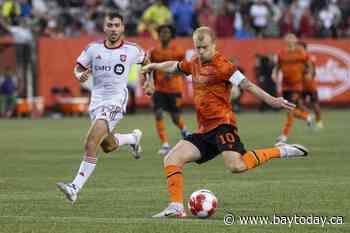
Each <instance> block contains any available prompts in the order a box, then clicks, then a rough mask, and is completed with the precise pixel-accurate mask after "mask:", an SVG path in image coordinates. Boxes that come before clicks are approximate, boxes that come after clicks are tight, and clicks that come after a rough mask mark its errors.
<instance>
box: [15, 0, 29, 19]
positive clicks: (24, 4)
mask: <svg viewBox="0 0 350 233" xmlns="http://www.w3.org/2000/svg"><path fill="white" fill-rule="evenodd" d="M18 2H19V4H20V6H21V16H22V17H29V16H30V15H31V13H32V5H31V4H30V3H29V0H18Z"/></svg>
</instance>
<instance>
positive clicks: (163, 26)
mask: <svg viewBox="0 0 350 233" xmlns="http://www.w3.org/2000/svg"><path fill="white" fill-rule="evenodd" d="M164 28H169V30H170V32H171V38H175V36H176V29H175V27H174V26H173V25H171V24H162V25H160V26H159V27H158V28H157V32H158V34H159V33H160V31H161V30H163V29H164Z"/></svg>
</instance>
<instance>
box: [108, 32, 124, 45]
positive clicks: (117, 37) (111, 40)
mask: <svg viewBox="0 0 350 233" xmlns="http://www.w3.org/2000/svg"><path fill="white" fill-rule="evenodd" d="M121 37H122V34H121V33H120V34H114V35H110V36H109V37H108V41H109V43H110V44H116V43H117V42H118V41H119V40H120V38H121Z"/></svg>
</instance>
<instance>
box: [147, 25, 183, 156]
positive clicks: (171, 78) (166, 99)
mask: <svg viewBox="0 0 350 233" xmlns="http://www.w3.org/2000/svg"><path fill="white" fill-rule="evenodd" d="M158 34H159V39H160V45H159V46H158V47H156V48H154V49H152V50H151V51H150V54H149V55H150V56H149V57H150V60H151V62H163V61H169V60H176V61H181V60H183V59H184V58H185V51H184V50H183V49H181V48H180V47H179V46H177V45H176V44H174V43H171V42H172V38H174V36H175V28H174V27H172V26H171V25H162V26H160V27H159V28H158ZM153 74H154V85H155V93H154V94H153V96H152V98H153V109H154V114H155V118H156V129H157V132H158V136H159V139H160V141H161V143H162V146H161V148H160V149H159V151H158V154H160V155H166V154H167V153H168V152H169V151H170V149H171V146H170V144H169V141H168V136H167V134H166V132H165V123H164V119H163V110H164V111H167V112H169V113H170V116H171V119H172V121H173V122H174V124H175V125H176V126H177V127H178V128H179V129H180V130H181V135H182V137H186V136H187V135H188V134H189V132H188V131H187V128H186V125H185V122H184V117H183V114H182V110H181V107H182V92H183V90H184V80H183V75H181V74H176V75H173V74H171V75H169V74H167V73H164V72H162V71H155V72H154V73H153Z"/></svg>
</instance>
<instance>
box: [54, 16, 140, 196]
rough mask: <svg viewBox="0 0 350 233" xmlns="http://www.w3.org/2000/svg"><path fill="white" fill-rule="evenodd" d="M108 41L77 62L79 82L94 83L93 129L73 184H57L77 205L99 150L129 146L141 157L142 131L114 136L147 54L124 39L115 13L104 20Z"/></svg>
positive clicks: (93, 45) (94, 45)
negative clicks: (131, 79)
mask: <svg viewBox="0 0 350 233" xmlns="http://www.w3.org/2000/svg"><path fill="white" fill-rule="evenodd" d="M104 32H105V34H106V39H105V41H101V42H94V43H90V44H89V45H88V46H87V47H86V48H85V50H84V51H83V52H82V53H81V54H80V56H79V57H78V59H77V65H76V66H75V68H74V74H75V77H76V78H77V79H78V80H79V81H80V82H85V81H86V80H88V79H89V78H92V79H93V80H92V81H93V86H92V93H91V102H90V107H89V113H90V118H91V122H92V123H91V127H90V129H89V131H88V133H87V138H86V143H85V156H84V159H83V161H82V162H81V165H80V168H79V171H78V173H77V175H76V177H75V179H74V180H73V181H72V182H71V183H63V182H59V183H57V186H58V188H59V189H60V190H61V191H62V192H63V193H64V194H65V195H66V197H67V198H68V200H70V201H71V202H72V203H74V202H75V201H76V199H77V195H78V192H79V191H80V190H81V189H82V187H83V185H84V184H85V182H86V181H87V179H88V178H89V176H90V175H91V174H92V172H93V171H94V169H95V166H96V161H97V149H98V146H99V145H100V146H101V147H102V149H103V151H104V152H106V153H108V152H111V151H114V150H116V149H117V148H118V147H119V146H122V145H125V144H126V145H129V146H130V148H131V151H132V152H133V155H134V157H135V158H136V159H137V158H139V157H140V153H141V147H140V140H141V136H142V132H141V131H140V130H138V129H135V130H133V132H132V133H130V134H119V133H117V134H112V130H113V129H114V127H115V125H116V124H117V123H118V122H119V121H120V120H121V119H122V118H123V115H124V113H125V110H126V104H127V99H128V90H127V88H126V86H127V82H128V73H129V70H130V67H131V65H132V64H144V63H145V60H146V55H145V52H144V51H143V50H142V49H141V48H140V47H138V46H137V45H136V44H133V43H129V42H126V41H124V40H123V33H124V24H123V17H122V16H121V15H119V14H118V13H116V12H110V13H107V15H106V17H105V20H104Z"/></svg>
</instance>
